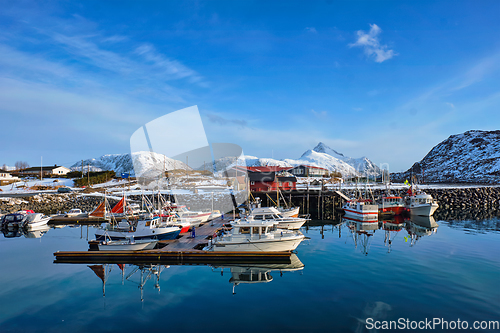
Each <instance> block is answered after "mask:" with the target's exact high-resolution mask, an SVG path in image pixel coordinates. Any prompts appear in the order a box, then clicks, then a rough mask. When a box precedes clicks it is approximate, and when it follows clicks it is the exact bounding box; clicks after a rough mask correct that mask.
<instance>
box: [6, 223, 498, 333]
mask: <svg viewBox="0 0 500 333" xmlns="http://www.w3.org/2000/svg"><path fill="white" fill-rule="evenodd" d="M301 231H302V232H303V233H304V235H305V236H307V237H308V238H309V239H307V240H305V241H303V242H302V243H301V244H300V245H299V247H298V248H297V251H296V252H297V253H296V256H295V255H294V256H293V260H292V263H291V264H289V265H281V266H280V265H264V264H261V265H253V266H252V265H248V264H247V265H237V264H233V265H226V266H224V265H220V264H218V265H168V266H166V265H139V266H138V265H131V264H126V265H123V266H121V265H117V264H105V265H92V264H57V263H54V255H53V253H54V252H56V251H85V250H87V249H88V244H87V239H93V238H94V229H93V227H86V226H82V227H79V226H78V227H70V226H66V227H63V228H57V229H54V228H51V229H48V230H47V231H45V233H43V234H42V235H41V234H40V233H38V234H28V235H25V234H16V233H5V234H4V236H1V235H0V253H1V255H0V265H1V271H2V274H0V283H1V286H2V288H1V289H0V304H1V311H0V331H1V332H23V333H24V332H73V333H76V332H164V331H170V332H375V331H380V332H384V331H387V332H389V331H404V330H405V329H411V328H412V327H409V326H411V325H413V324H412V323H416V324H418V323H419V322H425V321H433V320H434V321H436V320H437V319H439V320H440V321H446V322H448V325H453V323H455V324H456V322H457V320H459V321H460V323H461V325H463V323H464V322H466V323H467V325H468V328H469V329H471V328H472V325H473V324H474V322H479V323H482V322H490V321H497V322H498V321H500V307H499V304H500V287H499V282H500V242H499V240H500V219H499V218H498V217H492V218H489V219H477V220H465V221H453V220H449V221H445V220H439V219H437V218H436V220H435V221H434V220H429V219H427V220H426V219H425V218H424V219H420V220H418V219H417V220H412V219H407V220H398V221H386V222H384V221H381V222H379V223H375V224H373V223H371V224H367V223H356V222H353V221H348V220H342V219H340V220H336V221H310V222H309V223H308V224H306V226H304V227H303V228H301ZM17 236H18V237H17ZM39 236H41V237H39ZM36 237H38V238H36ZM436 318H437V319H436ZM391 321H392V322H397V323H399V327H397V328H394V327H393V328H392V329H388V330H383V329H381V328H380V329H378V330H377V329H376V328H375V326H374V325H371V326H370V325H367V323H375V322H378V323H379V324H380V325H382V324H383V323H384V322H391ZM402 323H404V325H408V326H405V327H403V325H402ZM380 325H379V326H380ZM379 326H377V327H379ZM462 327H463V326H462ZM484 327H485V326H484V324H483V328H484ZM413 328H414V327H413ZM426 328H427V330H429V331H431V330H432V331H452V329H451V328H450V327H448V329H446V327H445V326H441V325H438V326H436V327H434V329H429V326H427V327H426ZM423 331H425V329H424V330H423ZM478 331H482V332H488V331H491V332H493V331H498V330H496V329H495V328H494V327H489V328H486V329H480V330H478Z"/></svg>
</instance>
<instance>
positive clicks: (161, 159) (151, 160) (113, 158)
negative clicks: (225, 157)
mask: <svg viewBox="0 0 500 333" xmlns="http://www.w3.org/2000/svg"><path fill="white" fill-rule="evenodd" d="M88 165H90V170H91V171H102V170H113V171H115V172H116V174H120V173H122V172H129V173H130V174H131V175H136V172H135V171H137V172H138V173H139V174H143V173H144V172H146V171H151V170H163V169H164V168H165V170H173V169H184V170H186V169H187V170H191V168H190V167H188V166H187V165H186V164H185V163H182V162H180V161H176V160H173V159H171V158H168V157H166V156H165V155H162V154H158V153H151V152H149V151H140V152H136V153H133V154H108V155H103V156H101V157H99V158H98V159H95V158H91V159H87V160H84V161H83V166H84V170H86V168H87V166H88ZM134 166H135V171H134ZM70 168H71V169H72V170H78V171H80V170H81V168H82V162H78V163H75V164H73V165H72V166H71V167H70Z"/></svg>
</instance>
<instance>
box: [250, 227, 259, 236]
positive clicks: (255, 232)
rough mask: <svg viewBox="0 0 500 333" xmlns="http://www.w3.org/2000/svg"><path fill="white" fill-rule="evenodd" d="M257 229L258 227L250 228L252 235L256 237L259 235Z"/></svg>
mask: <svg viewBox="0 0 500 333" xmlns="http://www.w3.org/2000/svg"><path fill="white" fill-rule="evenodd" d="M259 229H260V227H253V228H252V234H254V235H258V234H259Z"/></svg>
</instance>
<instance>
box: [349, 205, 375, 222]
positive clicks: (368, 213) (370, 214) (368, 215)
mask: <svg viewBox="0 0 500 333" xmlns="http://www.w3.org/2000/svg"><path fill="white" fill-rule="evenodd" d="M375 207H376V208H374V209H370V210H363V211H359V210H354V209H349V208H344V212H345V215H346V216H351V217H355V218H358V219H377V218H378V206H375Z"/></svg>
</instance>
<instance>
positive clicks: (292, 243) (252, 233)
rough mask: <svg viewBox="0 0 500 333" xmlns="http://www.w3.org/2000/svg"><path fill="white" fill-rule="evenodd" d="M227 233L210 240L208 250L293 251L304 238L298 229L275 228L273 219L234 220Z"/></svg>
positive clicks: (275, 224)
mask: <svg viewBox="0 0 500 333" xmlns="http://www.w3.org/2000/svg"><path fill="white" fill-rule="evenodd" d="M231 224H232V229H231V230H230V231H229V234H222V235H220V236H217V237H215V238H214V239H213V240H212V244H211V245H210V246H208V248H206V250H210V251H263V252H268V251H269V252H275V251H293V250H295V249H296V248H297V246H299V244H300V242H302V240H303V239H304V238H305V237H304V235H303V234H302V233H301V232H300V231H292V230H287V229H279V228H277V225H278V222H276V221H275V220H248V219H242V220H235V221H233V222H232V223H231Z"/></svg>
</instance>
